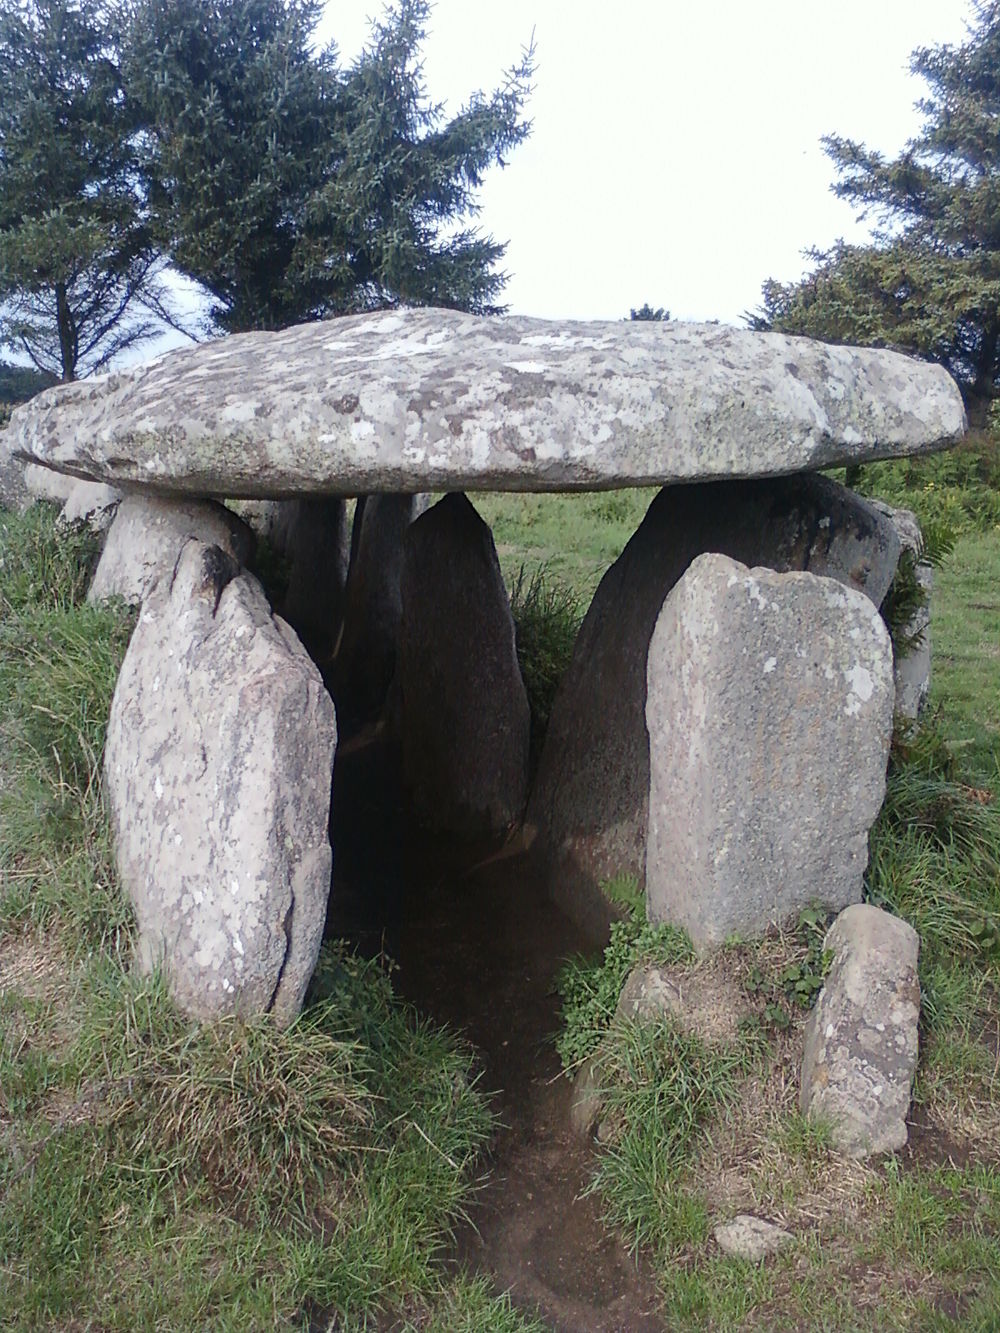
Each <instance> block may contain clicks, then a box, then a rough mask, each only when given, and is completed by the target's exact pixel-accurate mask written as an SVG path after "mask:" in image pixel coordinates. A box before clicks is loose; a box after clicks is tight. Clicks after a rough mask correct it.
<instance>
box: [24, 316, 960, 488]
mask: <svg viewBox="0 0 1000 1333" xmlns="http://www.w3.org/2000/svg"><path fill="white" fill-rule="evenodd" d="M965 424H966V423H965V412H964V410H963V406H962V399H961V395H960V394H959V391H958V388H957V386H956V384H955V383H954V381H953V380H952V379H951V378H950V376H949V375H948V374H947V372H946V371H945V370H943V369H942V368H941V367H940V366H935V365H931V364H929V363H927V362H922V361H916V360H913V359H911V358H909V357H907V356H904V355H902V354H900V353H897V352H890V351H884V350H875V349H869V348H847V347H833V346H829V345H827V344H823V343H816V342H811V341H809V340H807V339H804V338H791V337H787V336H786V335H784V334H778V333H754V332H750V331H748V330H745V329H734V328H729V327H727V326H725V325H715V324H711V325H705V324H682V323H653V322H649V323H646V322H644V321H627V320H620V321H616V322H569V323H567V322H554V321H548V320H537V319H525V318H508V317H494V318H485V317H482V316H475V315H467V314H461V313H458V312H456V311H449V310H427V309H424V310H397V311H382V312H378V313H374V314H367V315H353V316H348V317H345V318H342V319H334V320H328V321H324V322H320V323H314V324H302V325H299V326H297V327H295V328H291V329H286V330H284V331H283V332H281V333H247V334H239V335H233V336H230V337H228V338H223V339H220V340H219V341H218V342H212V343H206V344H202V345H201V346H198V347H195V348H185V349H182V350H179V351H175V352H171V353H168V354H166V355H164V356H161V357H159V358H157V359H156V360H154V361H151V362H149V363H147V364H146V365H141V366H134V367H131V368H129V369H127V370H122V371H116V372H113V373H111V374H107V375H103V376H95V377H93V378H90V379H87V380H82V381H79V382H78V383H75V384H67V385H60V386H58V387H56V388H53V389H49V390H48V391H47V392H45V393H42V394H39V395H38V396H37V397H36V398H34V399H32V400H31V402H29V403H27V404H25V405H24V406H22V407H19V408H17V409H16V410H15V412H14V414H13V416H12V418H11V423H10V427H9V438H8V441H7V443H8V446H9V447H10V448H12V449H13V450H14V451H15V452H16V453H18V454H19V455H20V456H22V457H24V458H25V459H27V460H34V461H37V462H39V463H43V464H45V465H46V466H48V467H50V468H55V469H57V470H61V471H65V472H69V473H72V474H74V475H76V476H81V477H86V478H90V479H92V480H96V481H105V482H109V483H112V484H115V485H125V486H129V485H132V486H135V485H141V486H148V487H153V488H156V489H160V490H163V491H166V492H180V493H186V494H197V495H228V496H258V497H280V496H286V495H297V494H327V495H336V494H340V495H358V494H370V493H374V492H379V491H394V492H407V491H413V492H415V491H425V490H487V491H488V490H501V491H547V490H555V491H565V490H594V489H597V490H599V489H602V488H607V487H614V486H639V485H651V484H665V483H669V482H678V481H696V480H710V479H713V478H722V477H757V476H777V475H781V474H785V473H793V472H801V471H805V470H808V469H815V468H822V467H826V466H830V465H832V464H837V463H852V462H861V461H864V460H867V459H873V458H889V457H895V456H898V455H903V454H912V453H921V452H925V451H928V450H933V449H937V448H943V447H945V446H947V445H949V444H952V443H954V442H955V441H956V440H958V439H959V438H960V437H961V436H962V434H963V433H964V431H965Z"/></svg>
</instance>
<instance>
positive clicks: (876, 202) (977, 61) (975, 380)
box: [751, 0, 1000, 414]
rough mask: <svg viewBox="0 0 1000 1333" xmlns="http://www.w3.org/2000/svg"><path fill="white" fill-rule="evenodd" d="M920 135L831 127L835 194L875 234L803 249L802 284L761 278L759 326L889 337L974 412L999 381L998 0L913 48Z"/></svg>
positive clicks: (885, 340)
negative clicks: (941, 39) (957, 386)
mask: <svg viewBox="0 0 1000 1333" xmlns="http://www.w3.org/2000/svg"><path fill="white" fill-rule="evenodd" d="M911 68H912V69H913V71H914V73H916V74H918V75H920V76H921V77H922V78H923V79H924V80H925V82H926V83H927V86H928V93H927V96H926V97H925V98H924V99H923V100H922V101H921V102H920V103H919V104H918V105H919V108H920V110H921V112H922V113H923V117H924V123H923V126H922V129H921V131H920V133H919V134H918V135H917V136H916V137H915V138H914V139H913V140H911V141H910V143H908V144H907V146H906V148H905V149H904V151H903V152H902V153H901V154H899V155H898V156H897V157H894V158H886V157H884V156H883V155H882V154H880V153H877V152H874V151H872V150H871V149H868V148H866V147H865V146H864V145H863V144H859V143H855V142H853V141H852V140H849V139H843V138H840V137H838V136H836V135H831V136H829V137H827V138H826V139H824V140H823V144H824V148H825V151H826V152H827V154H828V155H829V157H830V158H831V160H832V161H833V163H834V164H835V167H836V169H837V174H838V181H837V183H836V185H835V187H834V188H835V192H836V193H837V194H838V195H839V196H840V197H841V198H843V199H847V200H849V201H851V203H853V204H854V205H856V206H857V208H858V209H859V210H860V212H861V214H862V216H863V217H869V218H872V219H874V221H875V223H876V227H877V230H876V234H875V235H876V239H875V243H874V244H873V245H871V246H850V245H845V244H843V243H841V244H839V245H837V246H835V247H834V248H833V249H832V250H830V251H827V252H817V251H813V252H811V255H812V258H813V260H814V261H815V262H816V264H817V267H816V269H815V271H814V272H813V273H812V274H811V275H809V276H808V277H806V278H804V279H803V280H802V281H801V282H799V283H793V284H789V285H787V286H786V285H783V284H781V283H777V282H773V281H772V282H768V283H766V284H765V286H764V293H763V295H764V300H763V308H762V310H760V311H758V312H757V313H756V314H755V315H754V316H752V317H751V320H752V322H753V323H754V324H755V326H756V327H758V328H777V329H783V330H785V331H786V332H792V333H807V334H811V335H813V336H817V337H827V338H831V339H835V340H838V341H839V340H844V341H852V342H861V343H873V344H874V343H879V344H890V345H897V346H901V347H904V348H907V349H909V350H911V351H914V352H917V353H919V354H921V355H923V356H927V357H931V358H933V359H935V360H938V361H940V362H942V364H944V365H945V366H947V368H948V369H949V370H950V371H951V372H952V374H954V375H955V376H956V378H957V379H958V380H959V382H960V383H961V384H962V385H963V387H964V389H965V391H966V395H967V399H968V402H969V406H970V414H980V413H982V412H983V411H984V410H985V409H986V407H987V405H988V403H989V402H990V400H991V399H992V398H994V397H996V396H998V393H1000V0H988V3H977V4H975V5H974V23H973V25H972V27H971V28H970V31H969V36H968V40H967V41H966V42H965V43H964V44H962V45H960V46H948V45H946V46H937V47H930V48H923V49H920V50H918V51H916V52H914V54H913V56H912V58H911Z"/></svg>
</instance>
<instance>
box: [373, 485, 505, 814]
mask: <svg viewBox="0 0 1000 1333" xmlns="http://www.w3.org/2000/svg"><path fill="white" fill-rule="evenodd" d="M400 586H401V592H402V617H401V619H400V624H399V648H398V652H397V657H396V676H395V679H394V681H393V693H394V695H395V698H394V700H393V707H392V713H393V717H394V725H395V726H396V727H397V728H398V732H399V742H400V751H401V755H402V768H403V782H404V784H405V786H406V788H407V790H408V792H409V794H410V797H411V799H412V801H413V805H414V808H415V810H416V813H417V816H418V818H419V819H420V820H421V822H422V823H424V824H425V825H427V826H428V827H430V828H435V829H439V830H441V831H450V832H453V833H458V834H460V835H462V834H467V835H475V834H481V833H482V834H485V833H497V832H501V831H503V830H505V829H506V828H507V827H508V826H509V825H510V824H512V823H513V822H514V821H516V820H518V819H520V817H521V813H522V811H523V809H524V802H525V797H526V795H527V785H528V740H529V727H530V718H529V712H528V698H527V695H526V693H525V689H524V682H523V681H522V679H521V672H520V668H519V666H518V662H517V651H516V649H515V645H514V620H513V617H512V615H511V611H510V604H509V602H508V600H507V590H506V588H505V587H504V581H503V576H502V574H501V573H500V565H499V562H498V560H497V554H496V548H495V547H494V545H493V535H492V533H491V532H490V530H489V528H488V527H487V526H486V524H485V523H484V522H483V520H482V519H481V518H480V517H479V515H478V514H477V513H476V511H475V509H474V508H473V506H472V505H471V504H470V503H469V501H468V500H467V499H466V497H465V496H464V495H448V496H445V498H444V499H443V500H440V501H438V503H437V504H436V505H434V506H433V507H432V508H431V509H428V510H427V512H426V513H425V514H423V515H421V517H420V518H418V519H417V520H416V522H415V523H413V524H412V526H411V527H410V529H409V531H408V532H407V534H406V539H405V541H404V543H403V570H402V578H401V585H400Z"/></svg>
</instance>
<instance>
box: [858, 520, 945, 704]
mask: <svg viewBox="0 0 1000 1333" xmlns="http://www.w3.org/2000/svg"><path fill="white" fill-rule="evenodd" d="M872 503H873V504H874V506H875V507H876V508H877V509H878V511H879V513H881V514H884V515H885V516H886V518H888V519H889V521H890V523H892V525H893V527H894V528H895V529H896V532H897V533H898V534H899V540H900V542H901V544H902V547H903V550H904V551H908V552H909V559H910V560H912V561H913V572H914V574H915V575H916V580H917V583H918V585H919V587H920V590H921V592H922V593H923V595H924V597H925V599H926V600H925V602H924V605H923V606H921V607H919V608H918V609H917V611H916V612H915V613H914V614H913V616H912V617H911V618H910V620H909V621H908V623H907V624H906V625H904V626H903V627H902V635H903V638H904V639H905V640H906V641H907V642H908V644H909V651H908V652H904V653H903V654H900V653H898V652H897V653H895V676H896V712H897V713H901V714H902V716H903V717H909V718H915V717H917V716H918V715H919V714H920V713H921V712H922V711H923V709H924V706H925V705H926V703H927V696H928V694H929V693H930V688H931V593H932V592H933V590H934V569H933V567H932V566H931V564H930V562H929V561H927V560H924V559H922V556H923V549H924V539H923V534H922V533H921V531H920V523H919V522H918V520H917V516H916V514H914V513H913V512H912V511H911V510H909V509H893V508H892V506H891V505H887V504H883V503H882V502H881V501H879V500H873V501H872Z"/></svg>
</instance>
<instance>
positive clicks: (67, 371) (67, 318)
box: [56, 282, 79, 384]
mask: <svg viewBox="0 0 1000 1333" xmlns="http://www.w3.org/2000/svg"><path fill="white" fill-rule="evenodd" d="M56 324H57V326H58V328H59V356H60V359H61V362H62V378H63V383H64V384H69V383H70V382H71V381H72V380H75V379H76V359H77V354H78V349H79V342H78V339H77V334H76V323H75V321H74V319H73V312H72V310H70V308H69V301H68V299H67V296H66V284H65V283H64V282H57V283H56Z"/></svg>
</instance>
